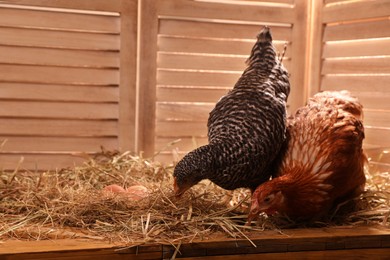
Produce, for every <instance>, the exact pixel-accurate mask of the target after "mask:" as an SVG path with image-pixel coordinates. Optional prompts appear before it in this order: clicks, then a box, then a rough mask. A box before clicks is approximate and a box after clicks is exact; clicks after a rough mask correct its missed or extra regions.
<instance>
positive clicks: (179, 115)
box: [156, 102, 215, 125]
mask: <svg viewBox="0 0 390 260" xmlns="http://www.w3.org/2000/svg"><path fill="white" fill-rule="evenodd" d="M214 106H215V104H213V103H207V104H206V103H202V104H194V103H161V102H157V108H156V119H157V121H158V122H159V121H165V120H168V121H170V120H174V121H196V122H200V123H202V124H205V125H206V124H207V119H208V118H209V113H210V112H211V110H212V109H213V108H214Z"/></svg>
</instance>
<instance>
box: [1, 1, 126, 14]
mask: <svg viewBox="0 0 390 260" xmlns="http://www.w3.org/2000/svg"><path fill="white" fill-rule="evenodd" d="M1 2H2V3H9V4H14V5H27V6H42V7H45V8H47V7H53V8H66V9H78V10H90V11H107V12H119V11H120V10H121V3H122V0H112V1H110V2H107V1H106V0H94V1H93V4H91V2H90V1H79V0H56V1H52V0H2V1H1Z"/></svg>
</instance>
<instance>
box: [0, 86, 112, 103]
mask: <svg viewBox="0 0 390 260" xmlns="http://www.w3.org/2000/svg"><path fill="white" fill-rule="evenodd" d="M0 88H1V91H0V98H2V99H9V100H37V101H78V102H111V103H115V102H118V101H119V88H118V86H93V85H89V86H88V85H53V84H37V83H35V84H34V83H15V82H0Z"/></svg>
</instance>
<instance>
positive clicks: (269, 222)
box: [0, 151, 390, 244]
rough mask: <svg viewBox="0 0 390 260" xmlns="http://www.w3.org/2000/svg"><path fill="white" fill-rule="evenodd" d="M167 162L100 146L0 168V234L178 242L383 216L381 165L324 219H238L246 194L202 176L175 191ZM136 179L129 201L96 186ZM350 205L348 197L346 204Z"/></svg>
mask: <svg viewBox="0 0 390 260" xmlns="http://www.w3.org/2000/svg"><path fill="white" fill-rule="evenodd" d="M172 170H173V166H172V165H168V166H163V165H162V164H160V163H158V162H151V161H149V160H146V159H144V158H142V157H140V156H135V155H132V154H130V153H129V152H125V153H122V154H120V153H117V152H108V151H102V152H101V153H100V154H98V155H97V156H95V157H94V158H90V159H89V160H88V161H86V162H85V163H84V164H83V165H82V166H78V167H73V168H67V169H61V170H58V171H52V172H42V173H31V172H28V171H20V170H15V172H13V173H10V172H1V171H0V240H7V239H20V240H40V239H60V238H89V239H98V240H109V241H111V242H120V243H129V244H130V243H132V244H142V243H149V242H150V243H160V244H178V243H180V242H192V241H194V240H205V239H209V238H210V237H212V236H214V235H215V234H220V235H222V236H227V237H234V238H244V239H245V238H246V239H248V240H249V238H248V235H249V234H253V233H255V232H261V231H263V230H265V229H274V230H281V229H283V228H291V227H303V226H308V225H310V226H324V225H327V226H329V225H368V224H375V225H384V226H387V227H389V226H390V224H389V219H390V216H389V215H390V189H389V185H390V182H389V181H390V177H389V174H388V172H382V173H381V172H376V171H375V170H374V169H373V167H371V168H370V170H369V171H367V185H366V192H365V193H364V194H363V195H362V196H361V197H360V198H358V199H356V201H355V202H356V203H352V204H353V210H351V205H341V206H340V207H339V208H338V209H335V210H334V212H333V213H332V215H331V216H329V219H328V220H326V221H324V222H316V223H310V224H308V223H305V224H303V223H294V222H292V221H290V220H289V219H288V218H286V217H283V216H279V217H272V218H267V217H266V216H263V217H261V218H259V220H258V221H257V223H255V224H252V226H245V221H246V210H247V209H248V206H249V200H250V197H249V193H248V191H246V190H243V189H241V190H236V191H234V192H229V191H225V190H223V189H221V188H218V187H217V186H215V185H214V184H212V183H210V182H206V181H203V182H201V183H200V184H198V185H196V186H194V187H193V188H192V189H191V190H190V191H189V192H187V193H186V194H185V195H184V196H183V197H181V198H176V197H174V196H173V192H172V183H173V180H172ZM111 184H117V185H119V186H122V187H125V188H126V187H129V186H132V185H143V186H145V187H146V188H147V189H148V196H147V197H145V198H143V199H141V200H133V199H131V198H129V197H128V196H127V195H126V194H125V193H107V192H104V191H103V188H104V187H105V186H107V185H111ZM349 204H351V203H349Z"/></svg>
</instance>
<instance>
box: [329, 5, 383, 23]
mask: <svg viewBox="0 0 390 260" xmlns="http://www.w3.org/2000/svg"><path fill="white" fill-rule="evenodd" d="M351 10H353V12H351ZM323 12H324V16H323V21H324V23H331V22H340V21H348V20H358V19H366V18H376V17H381V16H388V15H389V14H390V2H389V1H388V0H376V1H356V2H353V1H351V2H349V3H347V4H344V5H330V6H325V7H324V11H323Z"/></svg>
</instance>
